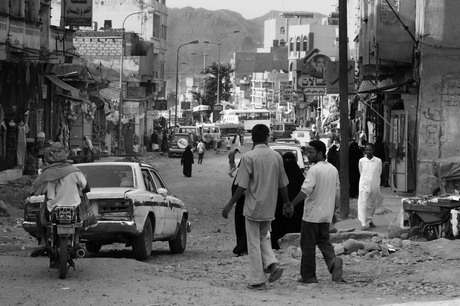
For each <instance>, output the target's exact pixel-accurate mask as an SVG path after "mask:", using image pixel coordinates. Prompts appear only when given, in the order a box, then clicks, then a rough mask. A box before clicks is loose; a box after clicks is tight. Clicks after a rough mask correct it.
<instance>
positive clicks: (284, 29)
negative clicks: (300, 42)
mask: <svg viewBox="0 0 460 306" xmlns="http://www.w3.org/2000/svg"><path fill="white" fill-rule="evenodd" d="M280 34H281V35H284V34H286V28H285V27H281V28H280Z"/></svg>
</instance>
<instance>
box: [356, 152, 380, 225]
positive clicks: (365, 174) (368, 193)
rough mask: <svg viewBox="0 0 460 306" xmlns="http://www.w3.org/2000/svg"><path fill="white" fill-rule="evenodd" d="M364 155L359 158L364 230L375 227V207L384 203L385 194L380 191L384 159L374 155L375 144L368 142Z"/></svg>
mask: <svg viewBox="0 0 460 306" xmlns="http://www.w3.org/2000/svg"><path fill="white" fill-rule="evenodd" d="M364 155H365V156H364V157H363V158H361V159H360V160H359V164H358V167H359V173H360V175H361V176H360V178H359V195H358V219H359V221H360V222H361V226H362V228H361V229H362V230H367V229H369V228H370V227H375V224H374V222H373V221H372V219H373V217H374V213H375V209H376V208H377V207H379V206H381V205H382V202H383V196H382V193H381V192H380V175H381V174H382V160H381V159H380V158H378V157H375V156H374V145H373V144H372V143H367V144H366V146H365V148H364Z"/></svg>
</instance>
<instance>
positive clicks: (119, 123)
mask: <svg viewBox="0 0 460 306" xmlns="http://www.w3.org/2000/svg"><path fill="white" fill-rule="evenodd" d="M154 12H155V10H148V11H147V13H149V14H152V13H154ZM143 13H145V12H144V11H140V12H134V13H131V14H129V15H128V16H126V17H125V19H124V20H123V23H122V26H121V55H120V101H119V105H118V125H119V126H118V133H119V134H118V153H119V154H120V153H121V152H122V149H121V134H122V132H123V124H122V122H121V120H122V117H123V53H124V44H125V21H126V19H128V17H130V16H132V15H139V14H143Z"/></svg>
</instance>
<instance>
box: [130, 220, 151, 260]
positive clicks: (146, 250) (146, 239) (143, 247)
mask: <svg viewBox="0 0 460 306" xmlns="http://www.w3.org/2000/svg"><path fill="white" fill-rule="evenodd" d="M152 240H153V227H152V221H150V218H148V217H147V220H145V224H144V229H143V230H142V234H141V235H140V236H138V237H136V238H134V239H133V253H134V258H136V259H137V260H146V259H147V258H149V257H150V253H152Z"/></svg>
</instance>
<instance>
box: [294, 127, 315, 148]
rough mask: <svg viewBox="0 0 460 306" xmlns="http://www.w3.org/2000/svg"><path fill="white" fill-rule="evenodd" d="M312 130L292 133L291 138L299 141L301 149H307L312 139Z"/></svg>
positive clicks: (300, 130)
mask: <svg viewBox="0 0 460 306" xmlns="http://www.w3.org/2000/svg"><path fill="white" fill-rule="evenodd" d="M310 132H311V130H307V129H299V130H295V131H294V132H292V135H291V138H294V139H297V140H298V141H300V146H301V147H306V146H307V144H308V143H309V142H310V141H311V137H310Z"/></svg>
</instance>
